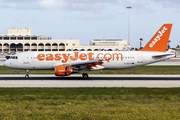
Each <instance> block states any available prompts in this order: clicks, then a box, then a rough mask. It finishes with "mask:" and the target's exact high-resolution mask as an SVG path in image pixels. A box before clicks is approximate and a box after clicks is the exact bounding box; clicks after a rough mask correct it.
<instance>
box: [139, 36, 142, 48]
mask: <svg viewBox="0 0 180 120" xmlns="http://www.w3.org/2000/svg"><path fill="white" fill-rule="evenodd" d="M139 40H140V49H141V47H142V41H143V39H142V38H140V39H139Z"/></svg>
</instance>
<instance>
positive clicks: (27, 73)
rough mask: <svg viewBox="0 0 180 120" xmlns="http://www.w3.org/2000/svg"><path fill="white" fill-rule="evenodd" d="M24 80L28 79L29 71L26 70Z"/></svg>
mask: <svg viewBox="0 0 180 120" xmlns="http://www.w3.org/2000/svg"><path fill="white" fill-rule="evenodd" d="M25 78H26V79H28V78H29V70H26V75H25Z"/></svg>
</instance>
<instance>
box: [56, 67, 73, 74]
mask: <svg viewBox="0 0 180 120" xmlns="http://www.w3.org/2000/svg"><path fill="white" fill-rule="evenodd" d="M71 73H72V69H71V66H56V67H55V75H56V76H69V75H71Z"/></svg>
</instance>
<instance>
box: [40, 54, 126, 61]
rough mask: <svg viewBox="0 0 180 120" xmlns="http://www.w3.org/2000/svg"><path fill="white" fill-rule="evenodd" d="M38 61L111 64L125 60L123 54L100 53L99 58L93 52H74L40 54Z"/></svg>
mask: <svg viewBox="0 0 180 120" xmlns="http://www.w3.org/2000/svg"><path fill="white" fill-rule="evenodd" d="M37 59H38V60H39V61H45V60H46V61H61V62H62V63H66V62H67V61H68V60H72V61H76V60H78V59H79V60H82V61H85V60H95V59H99V60H105V61H107V62H110V60H115V59H116V60H119V59H120V60H123V55H122V54H121V53H99V54H97V56H95V55H94V53H93V52H89V53H79V52H72V53H56V54H51V53H48V54H43V53H40V54H38V55H37Z"/></svg>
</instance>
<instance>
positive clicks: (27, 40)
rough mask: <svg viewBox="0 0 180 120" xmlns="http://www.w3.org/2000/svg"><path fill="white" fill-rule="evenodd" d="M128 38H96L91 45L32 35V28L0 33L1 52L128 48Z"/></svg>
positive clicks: (77, 41) (76, 40) (72, 40)
mask: <svg viewBox="0 0 180 120" xmlns="http://www.w3.org/2000/svg"><path fill="white" fill-rule="evenodd" d="M127 49H128V45H127V41H126V40H122V39H102V40H101V39H94V40H92V41H91V45H88V46H87V45H85V46H84V45H80V40H78V39H52V38H51V37H42V36H41V35H32V34H31V30H30V29H8V34H7V35H0V53H1V52H2V53H14V52H16V51H19V52H23V51H102V50H109V51H112V50H127Z"/></svg>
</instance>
